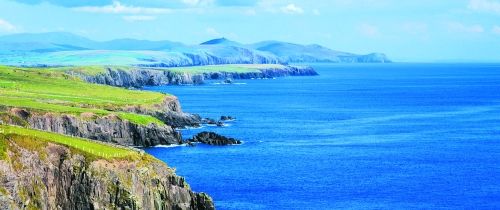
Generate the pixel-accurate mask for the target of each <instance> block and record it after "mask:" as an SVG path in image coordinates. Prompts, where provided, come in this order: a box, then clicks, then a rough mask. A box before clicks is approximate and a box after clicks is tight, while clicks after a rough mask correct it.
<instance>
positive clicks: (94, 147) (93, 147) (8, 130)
mask: <svg viewBox="0 0 500 210" xmlns="http://www.w3.org/2000/svg"><path fill="white" fill-rule="evenodd" d="M0 132H1V133H0V141H1V142H0V151H2V154H0V157H3V156H5V148H6V140H5V139H1V138H5V137H6V136H9V135H17V136H22V137H29V138H34V139H35V140H37V141H42V142H51V143H56V144H60V145H64V146H67V147H70V148H73V149H77V150H79V151H82V152H85V153H88V154H90V155H93V156H96V157H100V158H105V159H109V158H130V157H132V158H133V157H136V156H138V155H139V154H138V153H137V152H136V151H133V150H129V149H125V148H121V147H114V146H110V145H107V144H103V143H99V142H96V141H90V140H86V139H82V138H75V137H69V136H64V135H60V134H55V133H49V132H44V131H39V130H32V129H26V128H21V127H15V126H9V125H0ZM2 136H3V137H2ZM37 149H39V148H37ZM2 155H3V156H2Z"/></svg>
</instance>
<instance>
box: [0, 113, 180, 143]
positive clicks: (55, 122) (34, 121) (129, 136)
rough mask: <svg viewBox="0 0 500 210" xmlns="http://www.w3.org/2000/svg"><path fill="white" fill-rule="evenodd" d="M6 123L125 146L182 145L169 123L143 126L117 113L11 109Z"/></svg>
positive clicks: (5, 117) (5, 120)
mask: <svg viewBox="0 0 500 210" xmlns="http://www.w3.org/2000/svg"><path fill="white" fill-rule="evenodd" d="M0 116H1V118H2V119H1V120H2V121H3V122H4V123H7V124H11V125H18V126H25V127H29V128H33V129H38V130H44V131H49V132H54V133H60V134H65V135H70V136H76V137H81V138H87V139H92V140H98V141H103V142H109V143H116V144H120V145H124V146H140V147H149V146H155V145H159V144H162V145H170V144H181V143H182V138H181V134H180V133H179V132H177V131H175V130H174V129H173V128H172V127H170V126H168V125H157V124H153V123H152V124H148V125H140V124H136V123H132V122H130V121H127V120H123V119H121V118H120V117H118V116H116V115H108V116H103V117H100V116H97V115H94V114H92V113H84V114H82V116H75V115H69V114H58V113H51V112H48V113H40V112H34V111H28V110H25V109H19V108H12V109H10V110H9V112H7V113H4V114H1V115H0Z"/></svg>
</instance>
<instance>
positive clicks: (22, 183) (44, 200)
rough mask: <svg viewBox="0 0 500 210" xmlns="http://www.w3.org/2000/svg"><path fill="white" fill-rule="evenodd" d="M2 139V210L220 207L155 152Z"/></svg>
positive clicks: (11, 136)
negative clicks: (124, 153) (117, 155)
mask: <svg viewBox="0 0 500 210" xmlns="http://www.w3.org/2000/svg"><path fill="white" fill-rule="evenodd" d="M33 138H34V137H33ZM0 141H3V142H2V143H4V145H5V148H3V151H1V152H2V153H3V152H5V153H6V154H7V158H3V159H2V158H0V209H13V210H15V209H85V210H86V209H131V210H132V209H186V210H188V209H214V204H213V202H212V200H211V198H210V197H209V196H208V195H206V194H204V193H194V192H193V191H191V189H190V188H189V186H188V185H187V184H186V182H185V181H184V178H182V177H179V176H176V175H175V174H174V171H173V170H172V169H170V168H168V167H167V166H166V165H165V164H164V163H162V162H160V161H159V160H156V159H154V158H153V157H151V156H149V155H142V156H141V158H140V159H134V160H121V159H109V160H108V159H106V160H105V159H99V158H95V157H92V156H89V155H88V154H86V153H83V152H81V151H78V150H74V149H69V148H67V147H65V146H61V145H57V144H52V143H47V142H45V141H38V140H37V139H30V138H28V137H21V138H19V136H16V135H14V134H9V135H5V134H0ZM33 143H36V144H35V146H33ZM42 144H43V145H42Z"/></svg>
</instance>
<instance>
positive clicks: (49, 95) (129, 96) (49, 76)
mask: <svg viewBox="0 0 500 210" xmlns="http://www.w3.org/2000/svg"><path fill="white" fill-rule="evenodd" d="M88 71H90V72H94V71H96V70H95V68H88ZM166 97H171V96H168V95H165V94H160V93H153V92H145V91H133V90H126V89H122V88H116V87H110V86H104V85H96V84H89V83H86V82H83V81H81V80H79V79H77V78H73V77H71V76H69V75H67V74H65V73H64V72H63V71H55V70H53V69H44V68H16V67H6V66H0V106H1V105H3V106H5V107H19V108H26V109H30V110H35V111H36V110H39V111H44V112H55V113H64V114H74V115H80V114H83V113H93V114H97V115H109V114H115V115H117V116H119V117H120V118H122V119H126V120H129V121H131V122H134V123H137V124H149V123H157V124H163V123H162V122H161V121H159V120H158V119H156V118H154V117H152V116H147V115H140V114H135V113H129V112H124V111H122V110H124V108H125V107H127V106H141V107H145V108H147V107H153V106H154V105H157V104H161V103H162V102H163V101H164V100H165V98H166ZM172 97H173V96H172Z"/></svg>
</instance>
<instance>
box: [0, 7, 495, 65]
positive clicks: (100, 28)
mask: <svg viewBox="0 0 500 210" xmlns="http://www.w3.org/2000/svg"><path fill="white" fill-rule="evenodd" d="M55 31H57V32H71V33H74V34H78V35H81V36H85V37H88V38H91V39H94V40H100V41H104V40H111V39H116V38H137V39H147V40H171V41H179V42H183V43H186V44H195V43H201V42H203V41H206V40H209V39H213V38H218V37H226V38H228V39H232V40H235V41H238V42H242V43H254V42H258V41H264V40H279V41H287V42H293V43H299V44H320V45H323V46H326V47H329V48H331V49H335V50H340V51H347V52H353V53H359V54H366V53H371V52H382V53H386V54H387V55H388V56H389V57H390V58H391V59H393V60H396V61H403V62H440V61H456V62H500V0H405V1H401V0H0V35H7V34H14V33H42V32H55Z"/></svg>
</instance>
